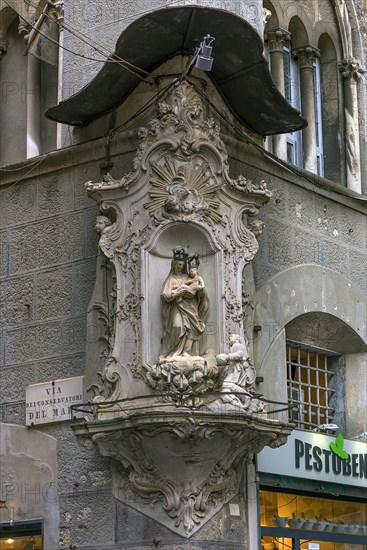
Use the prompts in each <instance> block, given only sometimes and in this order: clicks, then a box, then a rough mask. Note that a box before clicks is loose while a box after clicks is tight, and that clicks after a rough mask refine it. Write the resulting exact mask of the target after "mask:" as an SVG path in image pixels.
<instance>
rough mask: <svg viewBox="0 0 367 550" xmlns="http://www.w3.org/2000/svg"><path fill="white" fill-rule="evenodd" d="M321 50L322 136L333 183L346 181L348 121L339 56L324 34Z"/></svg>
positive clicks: (327, 173)
mask: <svg viewBox="0 0 367 550" xmlns="http://www.w3.org/2000/svg"><path fill="white" fill-rule="evenodd" d="M318 48H319V50H320V59H319V67H320V85H321V97H322V104H323V109H322V134H323V146H324V175H325V177H326V178H328V179H331V180H333V181H339V182H343V180H344V178H343V176H342V157H341V141H342V140H341V136H342V134H343V129H344V121H343V116H342V112H341V109H340V106H341V103H342V102H341V96H342V94H341V89H340V82H339V74H338V64H337V54H336V50H335V46H334V44H333V41H332V40H331V38H330V36H329V35H328V34H326V33H323V34H322V35H321V36H320V39H319V42H318Z"/></svg>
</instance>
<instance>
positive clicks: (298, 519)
mask: <svg viewBox="0 0 367 550" xmlns="http://www.w3.org/2000/svg"><path fill="white" fill-rule="evenodd" d="M260 519H261V535H262V537H261V543H262V549H263V550H289V549H291V550H310V549H313V548H314V549H315V550H316V549H317V550H364V549H365V546H364V544H363V543H364V542H365V540H366V538H365V537H366V535H367V504H366V502H364V501H356V500H353V501H351V500H341V499H339V498H328V497H327V496H325V497H320V496H318V495H315V496H312V495H301V494H292V493H283V492H275V491H274V492H273V491H267V490H261V491H260ZM310 543H312V544H314V546H312V545H311V546H310Z"/></svg>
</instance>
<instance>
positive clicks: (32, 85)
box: [18, 19, 41, 159]
mask: <svg viewBox="0 0 367 550" xmlns="http://www.w3.org/2000/svg"><path fill="white" fill-rule="evenodd" d="M18 31H19V34H20V35H21V36H23V38H24V42H25V43H26V44H28V39H29V32H30V27H29V25H28V24H27V23H26V22H25V21H23V20H22V19H19V26H18ZM23 93H24V96H25V101H26V104H27V159H29V158H32V157H36V156H38V155H39V154H40V152H41V96H40V94H41V90H40V60H39V59H38V58H37V57H34V56H33V55H30V54H28V55H27V81H26V83H25V89H24V92H23Z"/></svg>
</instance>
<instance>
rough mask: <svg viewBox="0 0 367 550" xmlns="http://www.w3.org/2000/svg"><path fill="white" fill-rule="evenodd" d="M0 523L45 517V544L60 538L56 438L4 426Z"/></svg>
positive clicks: (54, 544)
mask: <svg viewBox="0 0 367 550" xmlns="http://www.w3.org/2000/svg"><path fill="white" fill-rule="evenodd" d="M0 462H1V476H0V481H1V483H0V498H1V500H3V501H6V504H7V508H2V509H1V510H0V522H7V521H9V517H8V514H9V513H11V517H12V519H14V520H15V521H17V520H26V519H38V518H42V519H44V530H45V539H44V547H45V548H49V549H50V550H51V549H54V548H57V546H58V541H59V513H58V512H59V506H58V493H57V487H58V485H57V454H56V439H55V438H53V437H50V436H48V435H46V434H44V433H41V432H40V431H38V430H28V429H27V428H25V427H23V426H14V425H10V424H2V425H1V434H0Z"/></svg>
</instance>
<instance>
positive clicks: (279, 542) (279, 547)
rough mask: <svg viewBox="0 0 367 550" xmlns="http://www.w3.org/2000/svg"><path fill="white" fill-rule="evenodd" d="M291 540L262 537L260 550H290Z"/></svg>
mask: <svg viewBox="0 0 367 550" xmlns="http://www.w3.org/2000/svg"><path fill="white" fill-rule="evenodd" d="M292 548H293V546H292V539H287V538H285V537H262V538H261V550H292Z"/></svg>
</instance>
